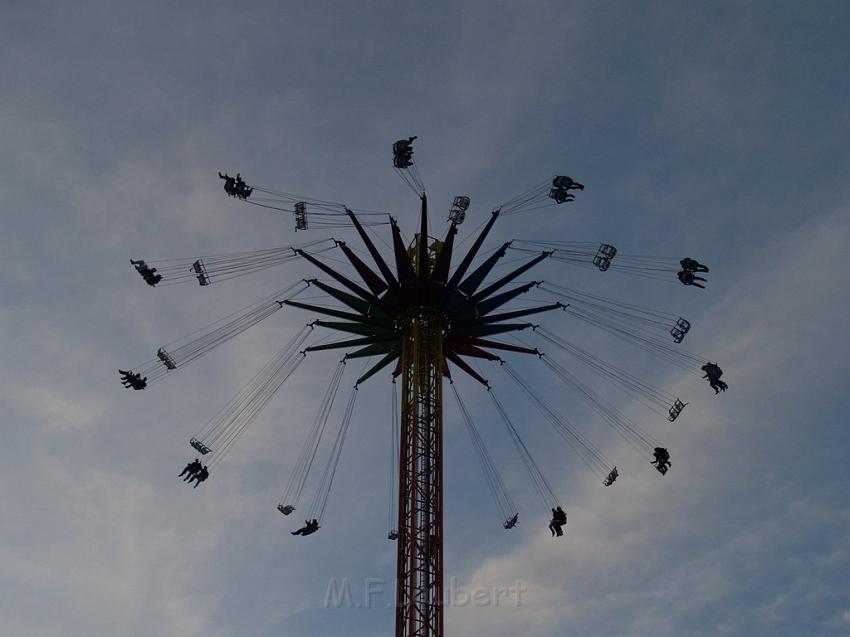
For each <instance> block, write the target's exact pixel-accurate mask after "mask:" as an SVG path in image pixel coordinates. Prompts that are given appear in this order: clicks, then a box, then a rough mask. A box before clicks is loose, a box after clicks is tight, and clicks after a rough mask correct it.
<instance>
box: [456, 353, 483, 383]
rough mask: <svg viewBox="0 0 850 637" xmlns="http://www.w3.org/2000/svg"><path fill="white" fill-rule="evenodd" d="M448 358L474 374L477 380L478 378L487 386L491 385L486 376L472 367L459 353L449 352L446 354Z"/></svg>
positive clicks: (470, 373) (468, 372) (471, 374)
mask: <svg viewBox="0 0 850 637" xmlns="http://www.w3.org/2000/svg"><path fill="white" fill-rule="evenodd" d="M446 358H448V359H449V360H450V361H451V362H453V363H454V364H455V365H457V366H458V367H460V368H461V369H462V370H463V371H465V372H466V373H467V374H469V375H470V376H472V377H473V378H474V379H475V380H477V381H478V382H479V383H481V384H482V385H484V386H485V387H489V386H490V383H489V382H487V379H486V378H484V377H483V376H481V375H480V374H479V373H478V372H476V371H475V370H474V369H472V368H471V367H470V366H469V364H468V363H467V362H466V361H465V360H463V359H462V358H461V357H460V356H458V355H457V354H452V353H448V354H446Z"/></svg>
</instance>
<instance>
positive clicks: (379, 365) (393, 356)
mask: <svg viewBox="0 0 850 637" xmlns="http://www.w3.org/2000/svg"><path fill="white" fill-rule="evenodd" d="M396 359H398V360H399V363H400V362H401V359H400V358H399V355H398V352H390V353H389V354H387V355H386V356H384V357H383V358H382V359H381V360H379V361H378V362H377V363H375V365H373V366H372V368H371V369H369V370H368V371H367V372H366V373H365V374H363V375H362V376H361V377H360V378H358V379H357V384H358V385H359V384H361V383H362V382H363V381H365V380H366V379H367V378H371V377H372V376H374V375H375V374H376V373H378V372H379V371H381V370H382V369H383V368H384V367H386V366H387V365H389V364H390V363H392V362H393V361H394V360H396ZM400 373H401V371H400V370H399V371H398V373H396V372H393V376H394V377H395V376H398V375H399V374H400Z"/></svg>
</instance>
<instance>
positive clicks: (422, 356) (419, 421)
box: [395, 307, 444, 637]
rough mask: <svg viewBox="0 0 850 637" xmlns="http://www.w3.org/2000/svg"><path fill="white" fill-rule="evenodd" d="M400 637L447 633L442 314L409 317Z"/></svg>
mask: <svg viewBox="0 0 850 637" xmlns="http://www.w3.org/2000/svg"><path fill="white" fill-rule="evenodd" d="M404 321H405V322H404V324H403V326H402V348H401V371H402V391H401V432H400V433H401V436H400V443H401V444H400V446H401V449H400V462H399V506H398V566H397V589H396V632H395V634H396V637H442V635H443V414H442V404H443V401H442V393H443V379H442V376H443V374H442V371H443V370H442V360H443V321H444V318H443V315H442V313H441V312H439V311H437V310H435V309H434V308H429V307H420V308H417V309H416V310H414V311H413V312H411V313H410V314H408V315H407V316H406V317H405V318H404Z"/></svg>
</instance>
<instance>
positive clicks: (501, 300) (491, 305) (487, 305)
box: [477, 281, 540, 316]
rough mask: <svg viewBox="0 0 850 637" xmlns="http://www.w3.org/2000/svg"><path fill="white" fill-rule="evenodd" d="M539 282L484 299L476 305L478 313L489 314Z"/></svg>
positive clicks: (532, 282)
mask: <svg viewBox="0 0 850 637" xmlns="http://www.w3.org/2000/svg"><path fill="white" fill-rule="evenodd" d="M539 284H540V281H531V282H530V283H526V284H524V285H520V286H518V287H515V288H512V289H510V290H508V291H507V292H502V293H501V294H497V295H495V296H491V297H490V298H489V299H484V300H483V301H481V302H479V303H478V305H477V309H478V313H479V314H480V315H481V316H484V315H486V314H489V313H490V312H492V311H493V310H495V309H496V308H499V307H501V306H502V305H504V304H505V303H507V302H508V301H510V300H511V299H514V298H516V297H518V296H519V295H520V294H525V293H526V292H528V291H529V290H530V289H531V288H533V287H534V286H536V285H539Z"/></svg>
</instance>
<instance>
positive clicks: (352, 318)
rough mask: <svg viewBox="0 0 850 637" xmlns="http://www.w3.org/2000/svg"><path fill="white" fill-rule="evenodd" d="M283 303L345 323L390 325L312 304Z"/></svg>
mask: <svg viewBox="0 0 850 637" xmlns="http://www.w3.org/2000/svg"><path fill="white" fill-rule="evenodd" d="M283 302H284V303H285V304H286V305H291V306H292V307H297V308H301V309H302V310H307V311H309V312H318V313H319V314H326V315H327V316H334V317H336V318H341V319H345V320H346V321H354V322H355V323H364V324H369V325H380V326H386V327H390V325H391V324H390V323H389V322H388V321H382V320H380V319H374V318H371V317H368V316H362V315H360V314H352V313H351V312H343V311H342V310H335V309H333V308H328V307H322V306H320V305H313V304H312V303H302V302H301V301H292V300H289V299H287V300H285V301H283Z"/></svg>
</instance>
